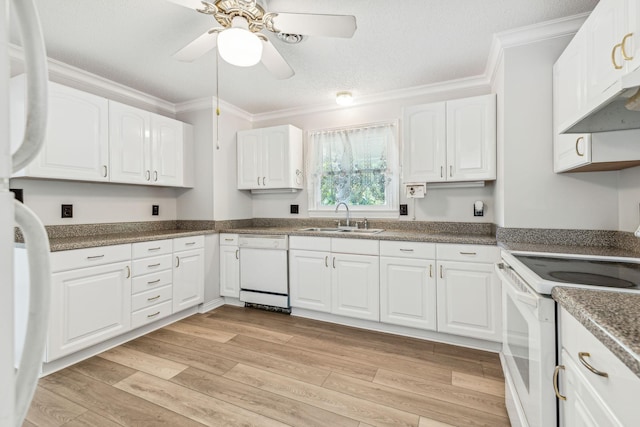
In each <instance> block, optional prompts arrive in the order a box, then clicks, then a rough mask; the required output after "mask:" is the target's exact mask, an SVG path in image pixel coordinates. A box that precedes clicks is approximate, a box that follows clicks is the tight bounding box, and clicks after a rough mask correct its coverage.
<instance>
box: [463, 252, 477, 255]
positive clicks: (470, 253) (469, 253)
mask: <svg viewBox="0 0 640 427" xmlns="http://www.w3.org/2000/svg"><path fill="white" fill-rule="evenodd" d="M460 255H478V254H477V253H475V252H460Z"/></svg>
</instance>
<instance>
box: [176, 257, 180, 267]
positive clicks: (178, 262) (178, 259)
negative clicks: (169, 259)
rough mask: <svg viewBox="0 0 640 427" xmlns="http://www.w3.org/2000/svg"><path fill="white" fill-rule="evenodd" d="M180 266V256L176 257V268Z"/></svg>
mask: <svg viewBox="0 0 640 427" xmlns="http://www.w3.org/2000/svg"><path fill="white" fill-rule="evenodd" d="M178 267H180V257H179V256H177V257H176V268H178Z"/></svg>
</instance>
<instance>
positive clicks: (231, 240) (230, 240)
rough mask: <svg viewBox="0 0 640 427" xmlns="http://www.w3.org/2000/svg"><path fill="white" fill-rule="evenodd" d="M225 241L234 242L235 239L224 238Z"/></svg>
mask: <svg viewBox="0 0 640 427" xmlns="http://www.w3.org/2000/svg"><path fill="white" fill-rule="evenodd" d="M224 241H225V242H233V239H224Z"/></svg>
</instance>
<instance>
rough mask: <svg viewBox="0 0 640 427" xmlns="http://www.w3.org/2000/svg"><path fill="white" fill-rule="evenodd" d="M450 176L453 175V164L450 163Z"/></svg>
mask: <svg viewBox="0 0 640 427" xmlns="http://www.w3.org/2000/svg"><path fill="white" fill-rule="evenodd" d="M449 176H450V177H453V165H449Z"/></svg>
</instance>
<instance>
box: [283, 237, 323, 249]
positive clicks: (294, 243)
mask: <svg viewBox="0 0 640 427" xmlns="http://www.w3.org/2000/svg"><path fill="white" fill-rule="evenodd" d="M289 249H304V250H307V251H327V252H328V251H330V250H331V238H330V237H309V236H289Z"/></svg>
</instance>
